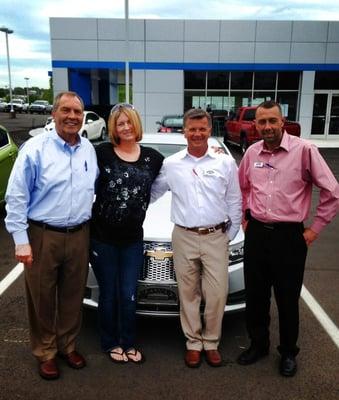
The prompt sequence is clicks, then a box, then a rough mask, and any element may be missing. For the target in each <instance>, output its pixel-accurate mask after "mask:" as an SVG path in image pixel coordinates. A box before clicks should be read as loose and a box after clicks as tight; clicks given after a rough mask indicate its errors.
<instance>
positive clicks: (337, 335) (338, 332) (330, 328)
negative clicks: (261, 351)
mask: <svg viewBox="0 0 339 400" xmlns="http://www.w3.org/2000/svg"><path fill="white" fill-rule="evenodd" d="M23 270H24V265H23V264H22V263H19V264H17V265H16V266H15V267H14V268H13V269H12V271H11V272H10V273H9V274H8V275H7V276H6V277H5V278H4V279H3V280H2V281H1V282H0V296H1V295H2V294H3V293H4V291H5V290H6V289H8V288H9V287H10V286H11V284H12V283H13V282H14V281H15V280H16V279H17V278H18V277H19V276H20V275H21V274H22V272H23ZM301 298H302V299H303V300H304V302H305V303H306V304H307V306H308V307H309V309H310V310H311V311H312V313H313V315H314V316H315V317H316V319H317V320H318V321H319V323H320V324H321V325H322V327H323V328H324V329H325V331H326V332H327V334H328V335H329V336H330V338H331V339H332V340H333V342H334V344H335V345H336V346H337V348H339V329H338V328H337V326H336V325H335V324H334V323H333V321H332V320H331V319H330V318H329V316H328V315H327V314H326V313H325V311H324V310H323V308H322V307H321V306H320V304H319V303H318V302H317V301H316V299H315V298H314V297H313V296H312V295H311V293H310V292H309V291H308V290H307V289H306V287H305V286H304V285H303V287H302V290H301Z"/></svg>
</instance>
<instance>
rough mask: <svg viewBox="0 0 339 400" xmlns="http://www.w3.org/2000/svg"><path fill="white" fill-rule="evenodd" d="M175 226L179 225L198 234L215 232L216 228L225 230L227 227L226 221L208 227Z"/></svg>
mask: <svg viewBox="0 0 339 400" xmlns="http://www.w3.org/2000/svg"><path fill="white" fill-rule="evenodd" d="M177 226H179V228H182V229H185V230H186V231H191V232H196V233H198V234H199V235H207V234H208V233H212V232H215V231H217V230H218V229H221V230H222V231H223V232H226V229H227V227H228V222H221V223H220V224H218V225H215V226H210V227H209V228H198V227H194V228H187V227H186V226H181V225H177Z"/></svg>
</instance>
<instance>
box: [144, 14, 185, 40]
mask: <svg viewBox="0 0 339 400" xmlns="http://www.w3.org/2000/svg"><path fill="white" fill-rule="evenodd" d="M146 40H163V41H182V40H184V21H182V20H181V21H180V20H179V21H175V20H163V19H160V20H159V19H158V20H156V19H152V20H148V21H146Z"/></svg>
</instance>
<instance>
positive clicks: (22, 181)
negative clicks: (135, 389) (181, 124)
mask: <svg viewBox="0 0 339 400" xmlns="http://www.w3.org/2000/svg"><path fill="white" fill-rule="evenodd" d="M83 110H84V105H83V101H82V99H81V98H80V97H79V96H78V95H77V94H76V93H74V92H62V93H60V94H58V95H57V96H56V98H55V101H54V106H53V111H52V116H53V118H54V121H55V129H53V130H52V131H50V132H44V133H42V134H41V135H38V136H36V137H34V138H32V139H30V140H28V141H27V142H26V143H25V144H24V145H23V147H22V148H21V149H20V151H19V155H18V158H17V160H16V162H15V165H14V168H13V170H12V173H11V176H10V179H9V183H8V189H7V193H6V203H7V204H6V210H7V216H6V219H5V222H6V227H7V230H8V231H9V232H10V233H11V234H12V236H13V239H14V242H15V256H16V259H17V260H18V261H19V262H22V263H24V265H25V270H24V271H25V284H26V296H27V305H28V316H29V324H30V338H31V346H32V352H33V355H34V356H35V357H36V358H37V360H38V362H39V373H40V376H41V377H42V378H45V379H56V378H58V377H59V369H58V366H57V363H56V355H59V356H60V357H61V358H63V359H65V360H66V361H67V363H68V365H69V366H71V367H72V368H76V369H79V368H82V367H84V366H85V365H86V362H85V359H84V358H83V357H82V356H81V355H80V354H79V353H78V352H77V351H76V350H75V340H76V337H77V335H78V333H79V331H80V326H81V305H82V298H83V293H84V288H85V284H86V278H87V269H88V241H89V225H88V221H89V219H90V217H91V209H92V203H93V198H94V184H95V180H96V177H97V175H98V167H97V160H96V155H95V151H94V148H93V146H92V144H91V143H90V142H89V141H88V140H87V139H85V138H82V137H80V136H79V134H78V132H79V130H80V128H81V126H82V121H83Z"/></svg>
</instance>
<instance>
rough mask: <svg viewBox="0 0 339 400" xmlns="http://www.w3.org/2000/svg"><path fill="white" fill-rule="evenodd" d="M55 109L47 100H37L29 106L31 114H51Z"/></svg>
mask: <svg viewBox="0 0 339 400" xmlns="http://www.w3.org/2000/svg"><path fill="white" fill-rule="evenodd" d="M52 109H53V106H52V105H51V104H49V102H48V101H47V100H35V101H34V102H33V103H32V104H31V105H30V106H29V107H28V111H29V113H30V114H33V113H37V114H49V113H50V112H51V111H52Z"/></svg>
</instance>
